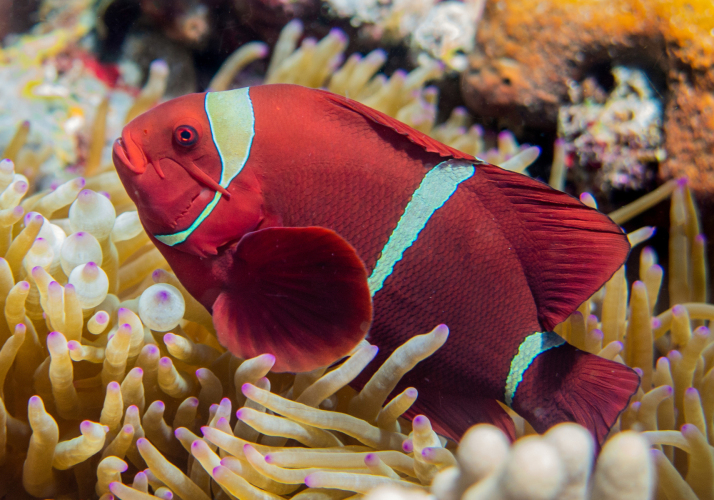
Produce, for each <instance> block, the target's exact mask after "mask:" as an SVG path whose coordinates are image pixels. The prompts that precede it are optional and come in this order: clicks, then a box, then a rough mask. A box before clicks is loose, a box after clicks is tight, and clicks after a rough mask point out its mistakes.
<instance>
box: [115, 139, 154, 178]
mask: <svg viewBox="0 0 714 500" xmlns="http://www.w3.org/2000/svg"><path fill="white" fill-rule="evenodd" d="M112 159H113V161H114V166H116V167H117V168H121V167H123V168H126V169H128V170H130V171H132V172H134V173H135V174H137V175H138V174H143V173H144V172H145V171H146V163H145V162H142V164H141V165H137V164H136V163H135V162H132V161H131V160H130V154H129V151H128V150H127V148H126V146H125V142H124V139H123V138H121V137H120V138H118V139H117V140H116V141H114V145H113V146H112Z"/></svg>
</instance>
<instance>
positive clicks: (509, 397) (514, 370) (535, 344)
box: [504, 332, 565, 407]
mask: <svg viewBox="0 0 714 500" xmlns="http://www.w3.org/2000/svg"><path fill="white" fill-rule="evenodd" d="M564 343H565V340H563V339H562V338H561V337H560V336H559V335H558V334H557V333H554V332H536V333H534V334H532V335H529V336H528V337H526V338H525V339H524V340H523V342H521V345H519V346H518V353H517V354H516V355H515V356H513V359H512V360H511V369H510V370H509V372H508V377H507V378H506V390H505V394H504V401H505V403H506V404H507V405H508V406H509V407H510V406H511V405H512V404H513V398H515V397H516V390H517V389H518V385H519V384H520V383H521V381H522V380H523V375H524V374H525V372H526V370H527V369H528V367H529V366H531V364H532V363H533V361H534V360H535V359H536V358H537V357H538V356H539V355H541V354H543V353H544V352H545V351H547V350H549V349H552V348H554V347H558V346H560V345H563V344H564Z"/></svg>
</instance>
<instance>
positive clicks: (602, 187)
mask: <svg viewBox="0 0 714 500" xmlns="http://www.w3.org/2000/svg"><path fill="white" fill-rule="evenodd" d="M612 74H613V77H614V80H615V87H614V89H613V90H612V91H611V92H610V93H609V95H608V94H606V92H605V91H604V90H602V89H601V88H600V86H599V85H598V83H597V82H596V81H595V80H594V79H593V78H591V79H588V80H586V81H585V83H584V84H583V85H579V84H577V83H573V85H572V87H571V90H570V98H571V100H572V101H573V104H571V105H565V106H562V107H561V108H560V111H559V113H558V129H559V135H560V136H561V137H562V138H563V139H564V141H565V144H566V146H565V154H566V163H567V165H568V167H569V173H570V174H571V180H573V181H574V183H575V187H576V191H577V192H583V191H587V190H588V189H591V190H593V189H596V190H598V191H600V192H604V193H607V192H608V191H609V190H610V189H632V190H642V189H643V188H644V187H645V186H647V185H648V183H651V182H652V181H653V180H654V176H655V172H654V171H653V170H654V169H653V168H652V165H656V163H657V162H659V161H661V160H663V159H664V157H665V153H664V150H663V149H662V148H661V146H662V106H661V102H660V101H659V100H658V99H656V98H655V97H654V90H653V89H652V87H651V86H650V84H649V82H648V81H647V77H646V75H645V74H644V73H643V72H642V71H641V70H639V69H634V68H626V67H622V66H617V67H615V68H613V70H612Z"/></svg>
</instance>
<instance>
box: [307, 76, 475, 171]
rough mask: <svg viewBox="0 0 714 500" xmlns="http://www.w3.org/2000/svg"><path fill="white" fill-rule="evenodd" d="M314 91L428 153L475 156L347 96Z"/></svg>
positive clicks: (452, 156)
mask: <svg viewBox="0 0 714 500" xmlns="http://www.w3.org/2000/svg"><path fill="white" fill-rule="evenodd" d="M316 91H317V92H320V93H321V94H322V95H323V96H324V97H325V98H326V99H329V100H330V101H332V102H334V103H335V104H337V105H339V106H342V107H345V108H347V109H350V110H352V111H354V112H356V113H359V114H360V115H362V116H364V117H365V118H369V119H370V120H372V121H373V122H375V123H378V124H380V125H383V126H385V127H388V128H390V129H392V130H394V131H395V132H396V133H398V134H401V135H403V136H405V137H406V138H407V139H409V140H410V141H411V142H413V143H414V144H418V145H420V146H421V147H423V148H424V149H425V150H426V151H428V152H429V153H437V154H439V155H440V156H444V157H451V158H457V159H463V160H474V161H475V160H476V158H474V157H473V156H471V155H467V154H466V153H462V152H461V151H459V150H457V149H454V148H450V147H449V146H447V145H446V144H442V143H440V142H439V141H437V140H436V139H432V138H431V137H429V136H428V135H426V134H423V133H421V132H419V131H418V130H414V129H413V128H411V127H410V126H409V125H405V124H404V123H402V122H400V121H399V120H397V119H395V118H392V117H391V116H388V115H385V114H384V113H382V112H381V111H377V110H375V109H372V108H370V107H369V106H365V105H364V104H361V103H359V102H357V101H353V100H352V99H348V98H347V97H342V96H341V95H337V94H333V93H332V92H328V91H327V90H322V89H316Z"/></svg>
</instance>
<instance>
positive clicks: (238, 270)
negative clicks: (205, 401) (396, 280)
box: [213, 227, 372, 372]
mask: <svg viewBox="0 0 714 500" xmlns="http://www.w3.org/2000/svg"><path fill="white" fill-rule="evenodd" d="M227 272H228V276H227V277H226V282H227V284H228V286H227V287H226V288H225V289H224V290H223V291H222V292H221V294H220V295H219V296H218V298H217V299H216V302H215V303H214V305H213V323H214V325H215V327H216V331H217V333H218V340H219V341H220V342H221V344H223V345H224V346H225V347H226V348H227V349H229V350H230V351H231V352H232V353H233V354H235V355H236V356H239V357H241V358H251V357H253V356H257V355H259V354H264V353H270V354H273V355H275V357H276V361H275V366H274V368H273V370H275V371H290V372H301V371H308V370H313V369H315V368H318V367H320V366H325V365H329V364H331V363H333V362H334V361H336V360H337V359H339V358H341V357H342V356H345V355H346V354H348V353H349V352H350V351H351V350H352V348H354V346H355V345H357V343H358V342H359V341H360V340H362V339H363V338H364V337H365V335H366V334H367V330H368V329H369V325H370V322H371V320H372V302H371V297H370V292H369V287H368V285H367V271H366V269H365V267H364V264H363V263H362V260H361V259H360V258H359V256H358V255H357V252H356V251H355V249H354V248H352V246H351V245H350V244H349V243H348V242H347V241H345V240H344V239H343V238H342V237H341V236H339V235H338V234H337V233H335V232H334V231H331V230H329V229H325V228H322V227H302V228H284V227H279V228H268V229H262V230H259V231H255V232H253V233H249V234H247V235H246V236H244V237H243V238H242V239H241V240H240V242H239V243H238V245H237V247H236V249H235V255H234V261H233V266H232V268H231V269H229V270H228V271H227Z"/></svg>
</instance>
